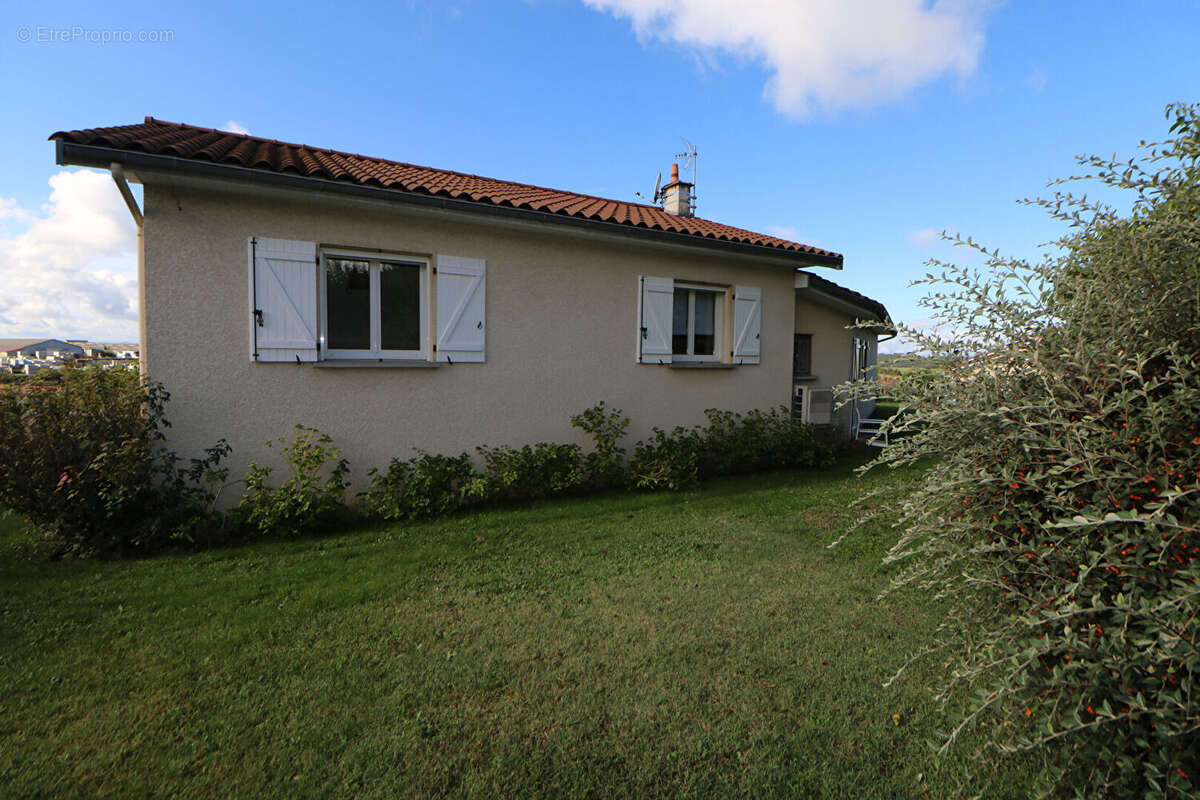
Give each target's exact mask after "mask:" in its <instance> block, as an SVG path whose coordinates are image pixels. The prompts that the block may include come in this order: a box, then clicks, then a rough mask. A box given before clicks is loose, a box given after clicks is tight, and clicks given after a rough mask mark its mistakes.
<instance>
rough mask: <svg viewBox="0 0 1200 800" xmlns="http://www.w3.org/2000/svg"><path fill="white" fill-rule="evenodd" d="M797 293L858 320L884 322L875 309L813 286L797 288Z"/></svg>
mask: <svg viewBox="0 0 1200 800" xmlns="http://www.w3.org/2000/svg"><path fill="white" fill-rule="evenodd" d="M796 293H797V294H799V295H801V296H804V297H809V298H811V299H812V300H813V301H815V302H817V303H820V304H821V305H823V306H828V307H829V308H832V309H834V310H836V311H842V312H844V313H847V314H853V315H855V317H856V318H858V319H872V320H877V321H882V320H878V317H879V314H877V313H876V311H875V309H873V308H868V307H867V306H860V305H858V304H857V303H851V302H850V301H849V300H846V299H844V298H841V297H837V296H835V295H832V294H829V293H827V292H823V291H821V290H820V289H818V288H817V287H816V286H813V285H811V284H809V286H808V287H807V288H803V287H801V288H797V290H796Z"/></svg>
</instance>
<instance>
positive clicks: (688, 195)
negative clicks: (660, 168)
mask: <svg viewBox="0 0 1200 800" xmlns="http://www.w3.org/2000/svg"><path fill="white" fill-rule="evenodd" d="M662 198H663V210H664V211H666V212H667V213H668V214H674V215H675V216H677V217H691V216H693V215H695V213H696V209H695V207H694V206H693V205H692V184H690V183H686V182H684V181H681V180H679V165H678V164H672V165H671V182H670V183H668V184H667V185H666V186H664V187H663V188H662Z"/></svg>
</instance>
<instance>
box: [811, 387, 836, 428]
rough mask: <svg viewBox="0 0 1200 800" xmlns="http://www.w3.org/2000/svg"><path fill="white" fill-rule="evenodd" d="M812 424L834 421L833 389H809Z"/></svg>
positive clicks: (827, 423) (826, 423)
mask: <svg viewBox="0 0 1200 800" xmlns="http://www.w3.org/2000/svg"><path fill="white" fill-rule="evenodd" d="M807 422H808V423H809V424H810V425H829V424H830V423H832V422H833V390H832V389H810V390H809V391H808V419H807Z"/></svg>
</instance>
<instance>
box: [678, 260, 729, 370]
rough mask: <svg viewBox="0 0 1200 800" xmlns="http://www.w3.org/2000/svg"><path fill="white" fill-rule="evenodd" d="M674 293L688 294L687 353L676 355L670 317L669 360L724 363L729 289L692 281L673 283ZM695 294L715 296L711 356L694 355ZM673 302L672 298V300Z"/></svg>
mask: <svg viewBox="0 0 1200 800" xmlns="http://www.w3.org/2000/svg"><path fill="white" fill-rule="evenodd" d="M674 291H675V293H678V292H680V291H685V292H687V293H688V317H687V320H688V326H687V352H686V353H676V352H674V350H675V344H674V343H675V323H674V316H673V315H672V322H671V351H672V352H671V359H672V361H676V362H683V363H686V362H692V361H700V362H703V361H725V360H726V359H725V352H726V351H727V350H728V349H729V347H728V343H727V341H726V333H725V331H726V328H727V325H726V319H725V317H726V316H727V315H728V309H729V302H730V301H729V298H730V296H731V289H730V287H728V286H716V285H713V284H710V283H697V282H694V281H680V280H676V281H675V282H674ZM696 292H708V293H709V294H712V295H715V297H714V299H713V352H712V355H704V354H701V355H696V353H695V350H696ZM672 302H674V298H672Z"/></svg>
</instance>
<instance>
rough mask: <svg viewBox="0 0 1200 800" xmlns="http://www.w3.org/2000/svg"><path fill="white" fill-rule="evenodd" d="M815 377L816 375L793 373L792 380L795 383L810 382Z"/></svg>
mask: <svg viewBox="0 0 1200 800" xmlns="http://www.w3.org/2000/svg"><path fill="white" fill-rule="evenodd" d="M816 379H817V376H816V375H793V376H792V380H793V381H794V382H796V383H812V382H813V381H815V380H816Z"/></svg>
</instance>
